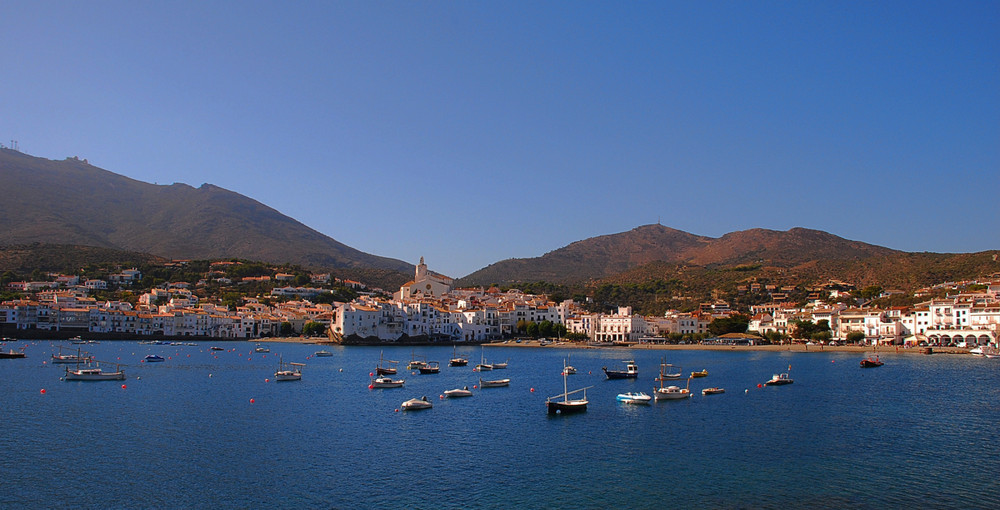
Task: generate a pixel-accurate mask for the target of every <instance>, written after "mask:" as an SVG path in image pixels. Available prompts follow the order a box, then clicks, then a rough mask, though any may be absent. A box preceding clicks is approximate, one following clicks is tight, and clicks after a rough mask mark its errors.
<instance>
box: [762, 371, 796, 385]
mask: <svg viewBox="0 0 1000 510" xmlns="http://www.w3.org/2000/svg"><path fill="white" fill-rule="evenodd" d="M793 382H795V381H793V380H792V378H791V377H789V376H788V372H785V373H783V374H774V375H773V376H771V379H770V380H769V381H767V382H765V383H764V385H765V386H781V385H784V384H792V383H793Z"/></svg>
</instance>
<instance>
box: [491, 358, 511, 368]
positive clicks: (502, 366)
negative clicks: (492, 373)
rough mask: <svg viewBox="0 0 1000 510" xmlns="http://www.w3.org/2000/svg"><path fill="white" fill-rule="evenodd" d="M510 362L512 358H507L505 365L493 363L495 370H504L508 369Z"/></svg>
mask: <svg viewBox="0 0 1000 510" xmlns="http://www.w3.org/2000/svg"><path fill="white" fill-rule="evenodd" d="M509 361H510V358H507V361H504V362H503V363H493V370H503V369H505V368H507V363H508V362H509Z"/></svg>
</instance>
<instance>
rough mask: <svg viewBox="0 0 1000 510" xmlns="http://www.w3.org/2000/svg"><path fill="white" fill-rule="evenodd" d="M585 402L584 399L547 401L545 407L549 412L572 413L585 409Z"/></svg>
mask: <svg viewBox="0 0 1000 510" xmlns="http://www.w3.org/2000/svg"><path fill="white" fill-rule="evenodd" d="M587 403H588V402H587V401H586V400H569V401H566V400H563V401H559V402H555V401H549V402H546V403H545V407H546V409H547V410H548V413H549V414H572V413H582V412H584V411H586V410H587Z"/></svg>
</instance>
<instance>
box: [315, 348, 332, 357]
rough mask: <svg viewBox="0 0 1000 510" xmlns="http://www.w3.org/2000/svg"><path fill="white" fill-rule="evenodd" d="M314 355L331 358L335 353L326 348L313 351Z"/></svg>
mask: <svg viewBox="0 0 1000 510" xmlns="http://www.w3.org/2000/svg"><path fill="white" fill-rule="evenodd" d="M313 356H316V357H317V358H329V357H330V356H333V353H332V352H330V351H326V350H323V351H316V352H314V353H313Z"/></svg>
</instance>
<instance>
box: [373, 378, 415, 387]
mask: <svg viewBox="0 0 1000 510" xmlns="http://www.w3.org/2000/svg"><path fill="white" fill-rule="evenodd" d="M405 382H406V380H405V379H393V378H391V377H386V376H384V375H383V376H379V377H376V378H374V379H372V382H371V383H370V384H369V385H368V387H369V388H402V387H403V383H405Z"/></svg>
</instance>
